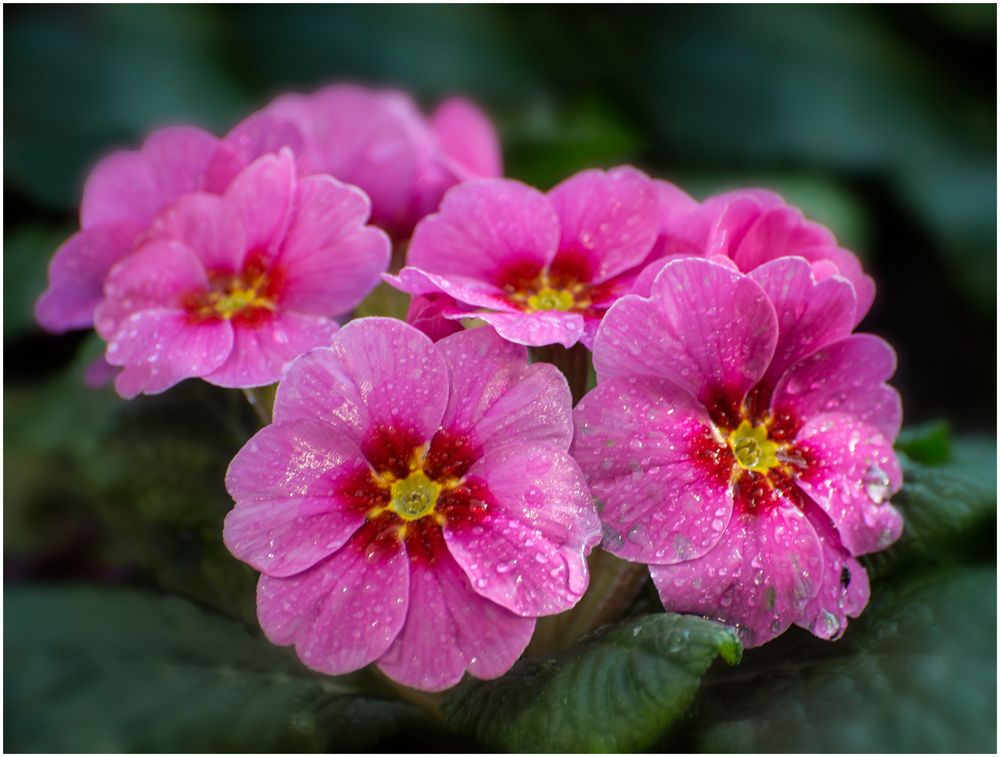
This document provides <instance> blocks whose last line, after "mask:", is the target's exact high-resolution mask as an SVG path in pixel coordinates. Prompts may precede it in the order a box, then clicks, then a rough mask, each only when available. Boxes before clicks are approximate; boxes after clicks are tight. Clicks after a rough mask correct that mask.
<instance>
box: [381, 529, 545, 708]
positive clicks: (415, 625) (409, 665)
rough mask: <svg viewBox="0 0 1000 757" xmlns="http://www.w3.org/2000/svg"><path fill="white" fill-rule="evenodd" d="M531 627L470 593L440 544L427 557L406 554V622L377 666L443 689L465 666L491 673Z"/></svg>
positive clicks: (406, 680) (507, 660)
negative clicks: (409, 560) (408, 573)
mask: <svg viewBox="0 0 1000 757" xmlns="http://www.w3.org/2000/svg"><path fill="white" fill-rule="evenodd" d="M439 538H440V537H439ZM534 629H535V619H534V618H522V617H520V616H518V615H515V614H514V613H512V612H511V611H510V610H506V609H504V608H503V607H501V606H500V605H498V604H496V603H495V602H492V601H490V600H489V599H485V598H484V597H481V596H479V595H478V594H476V592H474V591H473V590H472V587H471V586H470V585H469V579H468V578H466V576H465V574H464V573H463V572H462V569H461V568H459V567H458V564H457V563H456V562H455V560H454V558H453V557H452V556H451V555H450V554H449V553H448V550H447V548H445V547H444V545H443V544H442V545H441V548H440V549H438V550H436V551H435V557H434V560H433V562H430V561H427V560H421V559H417V560H414V559H413V557H412V555H411V562H410V603H409V609H408V613H407V617H406V623H405V624H404V625H403V630H402V631H401V632H400V634H399V636H397V637H396V640H395V641H394V642H393V644H392V646H391V647H389V651H387V652H386V653H385V655H384V656H383V657H382V658H381V659H379V661H378V667H379V669H380V670H381V671H382V672H383V673H385V674H386V675H387V676H389V677H390V678H392V679H393V680H394V681H398V682H399V683H401V684H403V685H404V686H411V687H413V688H417V689H422V690H423V691H441V690H442V689H447V688H448V687H450V686H453V685H455V684H456V683H458V682H459V681H460V680H461V679H462V675H463V674H464V673H465V671H466V670H468V671H469V672H470V673H472V674H473V675H475V676H476V677H477V678H496V677H497V676H500V675H503V674H504V673H506V672H507V671H508V670H509V669H510V667H511V665H513V664H514V662H515V661H516V660H517V658H518V657H520V656H521V653H522V652H523V651H524V649H525V647H527V646H528V642H529V641H530V640H531V634H532V633H533V631H534Z"/></svg>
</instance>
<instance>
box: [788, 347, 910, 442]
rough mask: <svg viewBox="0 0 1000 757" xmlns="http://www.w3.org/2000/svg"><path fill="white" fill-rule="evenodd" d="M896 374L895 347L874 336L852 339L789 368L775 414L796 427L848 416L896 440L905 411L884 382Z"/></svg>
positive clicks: (817, 352) (896, 395)
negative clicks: (828, 416) (823, 416)
mask: <svg viewBox="0 0 1000 757" xmlns="http://www.w3.org/2000/svg"><path fill="white" fill-rule="evenodd" d="M895 372H896V353H895V351H893V349H892V347H890V346H889V345H888V344H887V343H886V342H885V341H883V340H882V339H880V338H879V337H877V336H872V335H871V334H852V335H851V336H848V337H846V338H844V339H841V340H840V341H837V342H833V343H832V344H828V345H826V346H825V347H822V348H821V349H819V350H817V351H816V352H814V353H813V354H812V355H810V356H809V357H807V358H803V359H802V360H799V361H798V362H797V363H795V364H794V365H793V366H792V367H791V368H789V369H788V370H787V371H786V372H785V375H784V376H782V377H781V380H780V381H778V385H777V387H776V388H775V390H774V397H773V399H772V400H771V409H772V411H773V413H774V415H775V416H782V415H785V416H789V417H792V418H795V419H797V420H798V423H802V422H804V421H805V420H807V419H809V418H811V417H813V416H814V415H818V414H819V413H828V412H837V413H847V414H848V415H852V416H854V417H855V418H857V419H858V420H859V421H862V422H864V423H866V424H868V425H870V426H874V427H875V428H877V429H878V430H879V431H881V432H882V433H883V434H885V435H886V436H887V437H888V438H889V439H895V438H896V435H897V434H898V433H899V428H900V425H901V424H902V412H903V411H902V406H901V403H900V399H899V393H898V392H897V391H896V390H895V389H893V388H892V387H891V386H887V385H886V384H885V383H884V382H885V381H886V380H888V379H889V378H890V377H891V376H892V374H893V373H895Z"/></svg>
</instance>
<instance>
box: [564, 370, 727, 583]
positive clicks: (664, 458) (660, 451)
mask: <svg viewBox="0 0 1000 757" xmlns="http://www.w3.org/2000/svg"><path fill="white" fill-rule="evenodd" d="M574 420H575V422H576V436H575V438H574V440H573V448H572V454H573V457H574V458H575V459H576V460H577V461H578V462H579V463H580V466H581V468H583V470H584V471H585V473H586V475H587V483H588V484H589V486H590V490H591V492H592V493H593V496H594V499H595V501H596V503H597V508H598V511H599V512H600V514H601V522H602V526H603V529H604V539H603V542H602V544H603V547H604V548H605V549H606V550H608V551H609V552H611V553H612V554H615V555H617V556H619V557H622V558H624V559H627V560H632V561H636V562H646V563H675V562H679V561H682V560H690V559H693V558H697V557H700V556H701V555H704V554H705V553H706V552H708V551H709V550H710V549H712V547H714V546H715V544H716V543H717V542H718V541H719V539H720V538H722V530H723V528H724V527H725V525H726V524H727V523H728V522H729V517H730V515H731V513H732V508H733V495H732V490H731V487H730V484H729V478H730V473H731V469H732V462H731V459H730V458H729V456H728V454H723V453H725V452H728V451H727V450H726V448H725V445H724V444H721V443H720V442H718V441H717V440H715V439H714V438H713V435H712V431H711V426H710V421H709V418H708V413H707V412H706V411H705V409H704V407H703V406H702V405H701V403H699V402H698V401H697V400H695V399H694V397H692V396H691V394H690V393H689V392H687V391H686V390H684V389H681V388H680V387H679V386H677V385H676V384H674V383H672V382H670V381H668V380H666V379H660V378H652V377H628V378H615V379H611V380H610V381H604V382H602V383H601V384H599V385H598V386H597V388H596V389H594V390H593V391H591V392H590V393H588V394H587V395H586V396H585V397H584V398H583V399H582V400H581V401H580V404H579V405H578V406H577V408H576V411H575V414H574Z"/></svg>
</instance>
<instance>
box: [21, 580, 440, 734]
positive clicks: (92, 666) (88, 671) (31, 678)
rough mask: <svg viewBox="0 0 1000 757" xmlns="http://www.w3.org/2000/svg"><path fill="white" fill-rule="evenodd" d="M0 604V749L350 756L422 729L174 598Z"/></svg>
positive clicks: (79, 590)
mask: <svg viewBox="0 0 1000 757" xmlns="http://www.w3.org/2000/svg"><path fill="white" fill-rule="evenodd" d="M4 610H5V613H6V620H5V623H4V634H5V639H4V658H5V663H6V664H5V667H4V693H5V701H4V714H5V716H6V717H5V720H6V725H7V730H6V732H5V734H4V735H5V740H4V746H5V748H7V749H9V750H13V751H18V752H20V751H26V752H81V751H83V752H89V751H110V752H137V751H138V752H148V751H153V752H159V751H167V752H170V751H185V752H189V751H209V752H212V751H223V750H236V751H253V752H261V751H286V750H287V751H293V750H294V751H298V750H308V751H330V750H341V751H356V750H360V749H367V748H372V747H374V746H376V745H377V744H378V743H379V742H380V740H382V739H385V738H386V737H387V736H391V735H392V734H393V733H394V732H395V731H396V730H398V729H399V728H401V727H404V726H412V725H415V724H417V723H419V721H420V716H419V714H418V713H417V712H416V710H414V709H413V708H411V707H409V706H407V705H404V704H401V703H398V702H391V701H387V700H381V699H376V698H371V697H365V696H357V695H355V694H354V693H353V692H354V690H355V688H356V686H355V682H354V681H352V680H350V679H343V678H329V677H325V676H320V675H318V674H314V673H312V672H311V671H309V670H307V669H305V668H304V667H303V666H302V665H301V664H300V663H299V662H298V661H297V660H296V659H295V656H294V654H292V652H291V650H289V649H284V648H279V647H275V646H272V645H271V644H269V643H268V642H266V641H264V640H263V639H259V638H255V637H254V636H251V635H250V634H249V633H248V632H247V631H246V629H245V628H244V627H243V626H242V625H241V624H239V623H237V622H235V621H232V620H228V619H225V618H222V617H218V616H216V615H213V614H210V613H207V612H205V611H204V610H201V609H199V608H198V607H197V606H196V605H194V604H192V603H190V602H187V601H185V600H182V599H179V598H175V597H174V598H171V597H164V596H159V595H153V594H146V593H142V592H137V591H132V590H126V589H99V588H89V587H60V588H37V587H36V588H9V589H7V591H6V592H5V597H4Z"/></svg>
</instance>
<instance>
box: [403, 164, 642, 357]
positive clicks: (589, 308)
mask: <svg viewBox="0 0 1000 757" xmlns="http://www.w3.org/2000/svg"><path fill="white" fill-rule="evenodd" d="M658 209H659V200H658V197H657V192H656V187H655V185H654V184H653V182H652V181H651V180H650V179H649V178H648V177H646V176H645V175H644V174H643V173H641V172H640V171H637V170H636V169H634V168H631V167H627V166H625V167H619V168H615V169H613V170H611V171H607V172H605V171H600V170H589V171H583V172H581V173H578V174H576V175H575V176H572V177H570V178H569V179H567V180H566V181H564V182H562V183H561V184H559V185H558V186H557V187H555V188H554V189H552V191H550V192H549V193H548V194H547V195H545V194H542V193H541V192H539V191H538V190H536V189H533V188H531V187H529V186H527V185H525V184H522V183H520V182H517V181H513V180H509V179H492V180H481V181H470V182H467V183H465V184H462V185H460V186H458V187H456V188H455V189H452V190H451V191H449V192H448V194H447V195H445V198H444V201H443V202H442V204H441V209H440V211H439V212H438V213H437V214H434V215H431V216H428V217H427V218H425V219H424V220H423V221H421V222H420V223H419V224H418V225H417V228H416V230H415V231H414V234H413V239H412V240H411V242H410V248H409V251H408V253H407V266H406V267H405V268H403V270H402V271H400V273H399V276H397V277H391V276H387V277H386V280H387V281H389V282H390V283H391V284H392V285H393V286H395V287H397V288H399V289H402V290H403V291H405V292H409V293H410V294H411V295H415V296H420V295H428V294H445V295H448V296H449V297H450V298H451V299H452V300H453V301H454V305H453V307H452V308H451V312H447V313H445V314H444V315H445V317H448V318H477V319H480V320H483V321H486V323H488V324H490V325H491V326H492V327H493V328H494V329H496V331H497V333H499V334H500V335H501V336H502V337H504V338H505V339H508V340H510V341H512V342H516V343H518V344H525V345H530V346H541V345H547V344H561V345H563V346H564V347H571V346H573V345H574V344H576V343H577V342H578V341H582V342H583V343H584V344H585V345H587V346H588V347H589V346H590V345H591V344H592V343H593V337H594V334H595V333H596V331H597V325H598V324H599V323H600V320H601V317H602V316H603V314H604V311H605V310H607V308H608V307H609V306H610V305H611V303H613V302H614V301H615V299H616V298H617V297H619V296H620V295H622V294H624V293H626V292H627V291H628V290H629V289H630V288H631V287H632V285H633V284H634V282H635V278H636V276H637V275H638V273H639V271H640V267H641V264H642V263H643V262H645V261H646V259H647V257H648V255H649V253H650V251H651V250H652V248H653V244H654V242H655V241H656V236H657V233H658V231H659V224H660V218H659V212H658Z"/></svg>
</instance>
